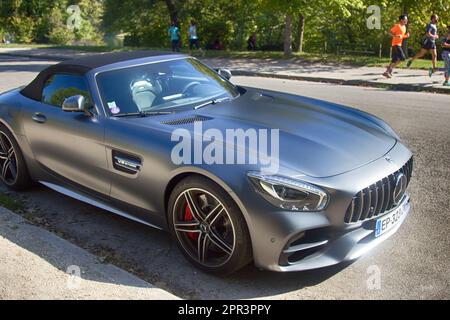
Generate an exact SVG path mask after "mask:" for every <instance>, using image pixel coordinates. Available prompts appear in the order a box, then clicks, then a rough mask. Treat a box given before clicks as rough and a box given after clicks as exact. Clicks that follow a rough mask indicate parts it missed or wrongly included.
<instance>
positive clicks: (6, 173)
mask: <svg viewBox="0 0 450 320" xmlns="http://www.w3.org/2000/svg"><path fill="white" fill-rule="evenodd" d="M5 149H8V150H12V151H13V152H14V154H11V152H8V150H5ZM0 158H1V159H0V179H1V181H2V182H3V183H4V184H5V185H6V186H7V187H8V188H11V189H13V190H17V191H20V190H25V189H27V188H29V187H30V186H31V185H32V181H31V178H30V175H29V173H28V168H27V165H26V163H25V159H24V157H23V154H22V151H21V150H20V147H19V145H18V144H17V141H16V139H15V138H14V136H13V135H12V134H11V132H10V131H9V130H8V128H6V127H5V126H4V125H3V124H0ZM12 166H14V167H15V170H14V169H13V167H12ZM14 171H15V172H16V175H15V177H14V176H13V173H14Z"/></svg>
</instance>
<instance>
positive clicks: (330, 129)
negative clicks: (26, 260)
mask: <svg viewBox="0 0 450 320" xmlns="http://www.w3.org/2000/svg"><path fill="white" fill-rule="evenodd" d="M230 76H231V74H230V72H229V71H227V70H225V69H212V68H210V67H208V66H206V65H204V64H203V63H201V62H200V61H198V60H197V59H195V58H193V57H189V56H186V55H182V54H171V53H170V54H169V53H165V52H145V51H136V52H125V53H108V54H102V55H96V56H93V57H82V58H77V59H74V60H70V61H64V62H61V63H59V64H56V65H52V66H50V67H48V68H47V69H45V70H43V71H42V72H40V73H39V74H38V75H37V77H36V78H35V79H34V80H33V81H32V82H31V83H30V84H28V85H27V86H24V87H21V88H17V89H15V90H12V91H9V92H6V93H3V94H2V95H1V96H0V167H1V170H2V172H1V180H2V181H3V183H4V184H5V185H6V186H8V187H9V188H12V189H16V190H22V189H24V188H27V187H29V186H30V185H32V183H33V182H39V183H41V184H43V185H45V186H47V187H49V188H51V189H53V190H56V191H58V192H61V193H63V194H65V195H68V196H70V197H73V198H76V199H78V200H80V201H84V202H87V203H89V204H91V205H94V206H97V207H99V208H102V209H104V210H107V211H109V212H112V213H115V214H118V215H121V216H123V217H126V218H129V219H132V220H135V221H138V222H140V223H143V224H146V225H149V226H152V227H156V228H159V229H164V230H167V231H169V232H170V233H171V234H172V236H173V238H174V240H175V241H176V242H177V244H178V246H179V248H180V250H181V252H182V253H183V254H184V255H185V256H186V258H187V259H188V260H189V261H191V262H192V263H193V264H194V265H196V266H197V267H199V268H201V269H202V270H204V271H206V272H210V273H213V274H218V275H226V274H230V273H232V272H235V271H237V270H239V269H240V268H242V267H243V266H245V265H247V264H249V263H251V262H253V263H254V264H255V265H256V266H257V267H258V268H261V269H267V270H273V271H300V270H307V269H314V268H319V267H326V266H330V265H334V264H338V263H340V262H342V261H348V260H353V259H356V258H358V257H360V256H361V255H363V254H364V253H365V252H367V251H368V250H369V249H371V248H372V247H374V246H376V245H377V244H379V243H380V242H382V241H383V240H385V239H387V238H388V237H389V236H391V235H392V234H394V233H395V232H396V230H397V229H398V228H399V227H400V225H401V224H402V222H403V221H404V220H405V218H406V217H407V215H408V213H409V211H410V200H409V196H408V194H407V192H406V190H407V187H408V184H409V182H410V180H411V174H412V169H413V161H412V154H411V152H410V151H409V150H408V148H407V147H406V146H405V145H404V144H403V143H402V141H401V139H400V138H399V137H398V136H397V134H396V133H395V132H394V131H393V129H392V128H391V127H390V126H389V125H387V124H386V123H385V122H384V121H382V120H381V119H379V118H377V117H375V116H373V115H370V114H368V113H365V112H362V111H360V110H357V109H353V108H349V107H345V106H341V105H337V104H332V103H328V102H324V101H320V100H315V99H311V98H306V97H302V96H295V95H290V94H285V93H281V92H274V91H269V90H262V89H258V88H250V87H241V86H237V85H234V84H232V83H231V82H230ZM200 126H201V128H202V130H203V131H202V132H203V133H204V134H206V132H209V133H211V132H215V133H216V135H215V138H214V139H212V138H211V137H209V138H204V137H203V139H200V140H199V139H198V135H199V134H198V132H197V131H198V130H197V129H198V128H199V127H200ZM180 130H181V131H180ZM229 130H235V132H236V130H237V131H239V130H240V131H239V132H241V133H246V132H247V133H248V132H250V131H249V130H255V132H266V135H265V136H267V132H269V131H267V130H271V131H270V132H273V134H274V136H273V137H275V136H276V138H277V139H273V141H272V142H271V144H270V145H271V146H272V147H276V150H277V151H278V152H277V153H276V159H275V162H276V170H272V171H270V170H269V171H268V170H264V169H265V167H264V163H263V162H262V161H247V160H246V161H241V162H239V161H234V162H233V160H236V159H235V154H232V156H230V157H228V155H227V156H226V157H225V158H226V159H227V160H230V161H232V162H233V163H231V164H230V163H228V162H226V161H222V162H221V161H215V162H214V161H207V159H206V160H205V161H189V160H192V159H193V158H197V157H196V156H195V155H191V154H189V152H187V151H186V150H187V149H185V150H184V151H183V152H179V153H177V152H176V150H179V144H180V143H181V136H182V135H181V133H190V134H191V135H190V137H188V138H187V139H188V141H184V143H187V144H186V145H191V146H196V147H200V149H201V148H202V147H204V145H205V144H207V143H208V141H209V142H210V143H211V141H212V140H214V141H215V143H223V144H222V146H223V149H227V150H228V148H229V146H230V145H233V143H231V142H230V141H229V139H227V138H225V137H226V136H227V133H228V132H229ZM263 130H266V131H263ZM176 132H178V133H177V134H175V133H176ZM217 137H219V138H217ZM220 137H222V138H220ZM252 137H253V136H252V135H251V134H248V135H246V136H245V137H244V139H240V140H239V139H237V142H236V141H235V147H236V149H235V150H240V151H241V152H244V153H246V152H248V154H249V155H252V154H257V155H258V154H260V153H263V152H262V151H261V150H256V151H255V150H254V146H250V140H252ZM261 137H264V135H261ZM210 138H211V139H210ZM189 139H191V140H189ZM220 140H222V141H220ZM198 141H200V143H198ZM216 146H217V145H216ZM258 146H259V145H258ZM196 147H193V148H192V149H193V151H192V150H191V151H192V152H193V153H194V151H195V150H197V149H196ZM266 147H267V146H266ZM257 149H258V148H257ZM265 149H267V148H265ZM220 150H221V148H216V150H215V152H219V151H220ZM254 152H256V153H254ZM183 153H186V154H183ZM174 154H175V155H177V154H178V157H176V159H177V160H176V161H174ZM180 158H181V159H187V160H188V161H178V160H179V159H180ZM248 158H251V157H248ZM215 159H218V158H215ZM245 159H247V158H245ZM245 159H244V160H245ZM197 160H198V159H197ZM200 160H203V159H200ZM222 160H223V157H222Z"/></svg>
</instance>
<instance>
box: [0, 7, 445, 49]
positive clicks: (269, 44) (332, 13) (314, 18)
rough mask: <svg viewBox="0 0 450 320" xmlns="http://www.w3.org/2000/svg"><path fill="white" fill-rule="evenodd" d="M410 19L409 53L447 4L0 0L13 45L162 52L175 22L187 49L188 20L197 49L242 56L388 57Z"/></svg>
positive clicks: (2, 29) (2, 26)
mask: <svg viewBox="0 0 450 320" xmlns="http://www.w3.org/2000/svg"><path fill="white" fill-rule="evenodd" d="M70 4H78V5H79V6H80V8H81V12H82V14H81V18H82V20H81V21H82V22H81V26H80V28H79V29H78V30H68V29H67V26H66V21H67V18H68V13H67V11H66V10H67V7H68V5H70ZM374 4H375V5H378V6H379V7H380V8H381V30H377V29H375V30H369V29H368V28H367V26H366V20H367V18H368V17H369V15H370V14H368V13H367V7H368V6H370V5H374ZM404 12H406V13H408V15H409V18H410V25H409V26H408V29H409V32H410V33H411V39H410V40H409V42H408V44H409V46H412V47H414V48H417V46H419V45H420V41H421V39H422V38H423V35H424V26H425V24H426V23H427V22H428V21H429V17H430V15H431V14H432V13H437V14H438V15H440V17H441V20H440V21H441V22H440V26H439V27H440V29H441V33H442V30H444V29H445V28H444V27H445V26H446V24H448V23H450V1H449V0H433V1H430V0H377V1H373V0H326V1H325V0H315V1H307V0H233V1H230V0H0V36H2V35H4V34H10V35H12V37H13V38H14V40H15V41H17V42H52V43H60V44H63V43H98V42H100V41H101V40H102V39H103V38H104V35H115V34H125V35H126V44H128V45H132V46H147V47H163V46H164V47H168V46H169V45H170V43H169V37H168V34H167V29H168V26H169V24H170V22H171V21H173V20H176V21H177V23H178V24H179V26H180V30H181V32H182V44H183V45H184V46H186V43H187V41H188V39H187V29H188V25H189V22H190V20H192V19H194V20H195V21H197V23H198V34H199V36H200V40H201V43H202V46H203V47H208V46H211V45H212V44H213V43H214V42H215V41H220V43H221V44H222V45H223V46H224V47H225V48H228V49H238V50H240V49H244V48H245V47H246V46H247V44H246V42H247V39H248V37H249V36H250V35H251V34H253V33H255V34H256V38H257V47H258V48H259V49H261V50H283V49H284V50H285V51H286V53H287V54H289V53H290V50H291V48H294V49H296V50H300V49H301V48H303V49H304V50H305V51H309V52H315V51H321V52H322V51H324V50H327V51H329V52H334V51H335V50H337V47H339V46H343V45H347V46H364V47H366V48H376V49H378V48H379V47H380V45H381V46H382V48H383V50H384V52H385V53H388V52H389V45H390V38H389V29H390V28H391V27H392V25H393V24H394V23H396V21H397V19H398V16H399V15H400V14H402V13H404Z"/></svg>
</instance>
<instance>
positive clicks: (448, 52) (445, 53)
mask: <svg viewBox="0 0 450 320" xmlns="http://www.w3.org/2000/svg"><path fill="white" fill-rule="evenodd" d="M442 60H444V62H445V67H444V72H445V81H444V86H446V87H448V86H450V83H449V82H448V80H449V76H450V25H448V26H447V37H446V38H445V39H444V42H443V43H442Z"/></svg>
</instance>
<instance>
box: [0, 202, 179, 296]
mask: <svg viewBox="0 0 450 320" xmlns="http://www.w3.org/2000/svg"><path fill="white" fill-rule="evenodd" d="M70 266H72V267H70ZM68 268H69V269H68ZM78 268H79V269H78ZM68 270H75V272H77V270H80V276H81V277H74V276H69V274H68V273H66V272H67V271H68ZM0 275H1V276H0V299H1V300H4V299H151V300H162V299H164V300H168V299H177V297H176V296H174V295H172V294H170V293H168V292H166V291H164V290H162V289H159V288H156V287H155V286H153V285H151V284H149V283H147V282H145V281H143V280H141V279H139V278H137V277H136V276H134V275H132V274H130V273H128V272H126V271H124V270H122V269H120V268H117V267H115V266H113V265H111V264H103V263H101V262H100V261H98V260H97V258H96V257H95V256H94V255H92V254H90V253H88V252H87V251H85V250H83V249H81V248H79V247H77V246H75V245H73V244H71V243H70V242H68V241H66V240H63V239H62V238H60V237H58V236H56V235H55V234H53V233H50V232H48V231H46V230H44V229H41V228H39V227H36V226H33V225H31V224H29V223H28V222H27V221H26V220H24V219H23V218H21V217H20V216H18V215H16V214H14V213H12V212H11V211H9V210H7V209H5V208H3V207H0Z"/></svg>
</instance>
